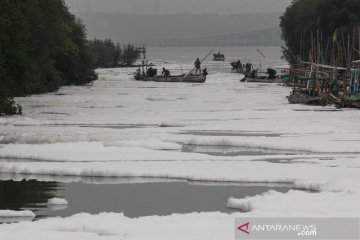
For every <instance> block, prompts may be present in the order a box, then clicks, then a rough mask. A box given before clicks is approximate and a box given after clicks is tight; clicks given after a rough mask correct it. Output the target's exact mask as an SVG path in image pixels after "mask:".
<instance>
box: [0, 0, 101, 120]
mask: <svg viewBox="0 0 360 240" xmlns="http://www.w3.org/2000/svg"><path fill="white" fill-rule="evenodd" d="M96 78H97V76H96V74H95V72H94V70H93V66H92V60H91V58H90V55H89V52H88V50H87V47H86V31H85V27H84V25H83V24H82V23H81V22H80V21H79V20H77V19H76V17H75V16H74V15H73V14H71V13H70V12H69V10H68V8H67V6H66V5H65V3H64V1H63V0H46V1H43V0H26V1H22V0H3V1H1V8H0V115H4V114H18V113H21V107H20V106H18V105H16V104H15V102H14V101H13V98H12V97H14V96H26V95H28V94H33V93H43V92H48V91H54V90H56V89H58V88H59V87H60V86H63V85H71V84H76V85H80V84H86V83H88V82H91V81H93V80H95V79H96Z"/></svg>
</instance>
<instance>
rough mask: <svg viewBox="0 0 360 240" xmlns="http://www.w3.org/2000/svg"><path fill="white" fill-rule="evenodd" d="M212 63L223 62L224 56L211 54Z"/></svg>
mask: <svg viewBox="0 0 360 240" xmlns="http://www.w3.org/2000/svg"><path fill="white" fill-rule="evenodd" d="M213 61H222V62H223V61H225V55H224V54H222V53H220V52H218V53H215V54H213Z"/></svg>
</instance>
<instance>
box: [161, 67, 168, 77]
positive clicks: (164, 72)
mask: <svg viewBox="0 0 360 240" xmlns="http://www.w3.org/2000/svg"><path fill="white" fill-rule="evenodd" d="M161 75H162V76H165V77H168V76H170V71H169V70H167V69H165V68H163V71H162V73H161Z"/></svg>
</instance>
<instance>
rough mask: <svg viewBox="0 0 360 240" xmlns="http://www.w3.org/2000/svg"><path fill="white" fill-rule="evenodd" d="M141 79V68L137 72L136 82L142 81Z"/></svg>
mask: <svg viewBox="0 0 360 240" xmlns="http://www.w3.org/2000/svg"><path fill="white" fill-rule="evenodd" d="M140 79H141V71H140V67H139V68H138V69H137V70H136V75H135V80H140Z"/></svg>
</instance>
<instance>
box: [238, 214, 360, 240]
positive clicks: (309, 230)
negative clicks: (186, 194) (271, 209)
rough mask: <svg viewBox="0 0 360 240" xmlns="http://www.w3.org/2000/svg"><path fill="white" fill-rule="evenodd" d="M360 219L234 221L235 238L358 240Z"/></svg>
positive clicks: (262, 219)
mask: <svg viewBox="0 0 360 240" xmlns="http://www.w3.org/2000/svg"><path fill="white" fill-rule="evenodd" d="M359 225H360V219H359V218H236V219H235V226H234V227H235V228H234V229H235V239H236V240H245V239H251V240H254V239H274V240H275V239H276V240H280V239H287V240H289V239H294V240H299V239H302V240H304V239H308V240H310V239H311V240H314V239H327V240H328V239H329V240H330V239H331V240H338V239H343V240H345V239H351V240H355V239H357V240H358V239H360V236H359V235H360V229H359Z"/></svg>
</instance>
